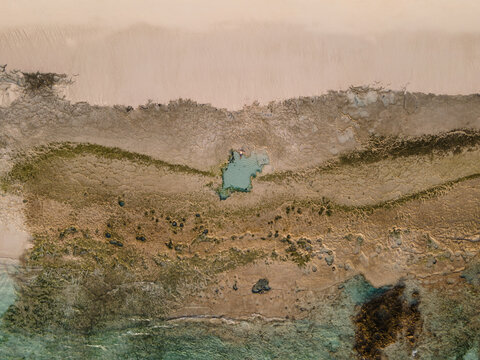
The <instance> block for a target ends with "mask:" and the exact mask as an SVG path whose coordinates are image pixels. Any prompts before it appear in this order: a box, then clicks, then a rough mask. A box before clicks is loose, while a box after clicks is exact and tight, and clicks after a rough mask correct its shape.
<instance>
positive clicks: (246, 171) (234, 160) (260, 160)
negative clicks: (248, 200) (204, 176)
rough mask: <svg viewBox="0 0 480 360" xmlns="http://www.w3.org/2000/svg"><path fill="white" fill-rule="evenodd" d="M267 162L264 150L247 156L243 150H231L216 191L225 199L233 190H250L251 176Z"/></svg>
mask: <svg viewBox="0 0 480 360" xmlns="http://www.w3.org/2000/svg"><path fill="white" fill-rule="evenodd" d="M268 163H269V159H268V155H267V154H266V152H252V153H251V154H250V155H249V156H247V155H245V154H244V152H243V151H232V153H231V155H230V160H229V162H228V164H227V166H225V167H224V168H223V169H222V180H223V182H222V187H221V188H220V190H219V192H218V193H219V195H220V199H221V200H225V199H227V198H228V197H229V196H230V195H231V194H232V193H233V192H235V191H240V192H248V191H250V190H251V189H252V177H255V176H257V173H259V172H261V171H262V169H263V167H264V166H265V165H267V164H268Z"/></svg>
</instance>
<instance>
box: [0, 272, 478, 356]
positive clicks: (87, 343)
mask: <svg viewBox="0 0 480 360" xmlns="http://www.w3.org/2000/svg"><path fill="white" fill-rule="evenodd" d="M14 271H15V266H14V265H3V266H2V267H1V272H0V286H1V288H0V290H1V292H0V304H1V307H0V309H1V310H2V311H4V310H5V309H6V307H7V306H8V305H9V304H11V303H12V302H13V301H14V300H15V292H14V287H13V283H12V279H11V277H9V276H8V274H9V273H12V272H14ZM387 289H388V288H386V287H385V288H375V287H373V286H371V284H369V283H368V282H367V281H365V279H364V278H363V276H356V277H353V278H352V279H350V280H348V281H346V282H345V283H343V284H341V285H340V286H339V287H338V291H336V295H335V296H334V297H333V298H331V299H330V300H328V299H327V298H322V299H319V300H318V301H317V303H316V304H315V310H313V311H311V312H310V314H309V316H308V317H307V318H306V319H303V320H293V321H292V320H290V321H275V322H265V321H260V320H253V321H237V322H232V321H229V322H222V321H220V320H218V321H216V322H196V321H186V322H172V321H170V322H166V321H154V320H147V319H144V320H133V319H132V320H131V322H130V326H125V325H124V322H122V325H121V326H120V325H119V326H118V327H115V326H113V325H110V326H109V327H108V328H104V329H101V330H97V331H96V332H95V333H92V334H89V335H82V334H75V333H68V332H59V331H58V330H57V331H55V332H54V331H51V332H48V331H44V332H42V333H34V334H26V333H25V332H18V331H17V332H14V331H11V330H9V329H6V328H5V327H1V328H0V359H2V360H3V359H7V360H8V359H32V360H33V359H35V360H47V359H48V360H50V359H52V360H56V359H59V360H60V359H62V360H63V359H72V360H76V359H86V360H89V359H152V360H153V359H167V360H183V359H185V360H187V359H188V360H190V359H193V360H196V359H198V360H216V359H218V360H220V359H232V360H237V359H238V360H244V359H250V360H263V359H265V360H266V359H298V360H302V359H321V360H323V359H325V360H330V359H331V360H333V359H355V358H356V354H355V353H354V351H353V344H354V342H355V328H354V324H353V323H352V317H354V315H355V313H356V311H357V310H358V308H359V305H361V304H362V303H364V302H366V301H369V300H370V299H372V298H373V297H375V296H378V295H380V294H381V293H383V292H384V291H386V290H387ZM437 309H438V308H437ZM444 316H445V315H442V316H440V317H439V319H442V320H443V321H442V322H445V317H444ZM447 320H450V319H449V318H448V317H447ZM449 324H450V325H448V329H446V330H445V331H446V332H447V334H449V333H450V331H451V329H452V326H451V324H452V322H451V321H449ZM433 325H434V324H433ZM426 326H428V327H431V326H432V323H431V322H430V321H429V323H427V324H426ZM442 327H443V326H442ZM463 327H464V326H461V328H463ZM434 329H435V330H436V331H437V332H439V331H440V329H438V328H436V327H435V326H434ZM465 335H467V334H465ZM469 335H470V336H465V338H466V339H468V342H467V343H466V344H465V345H463V346H464V347H465V346H467V347H466V348H465V349H458V347H459V346H460V345H461V344H458V340H456V341H452V342H449V341H447V339H445V338H442V337H440V338H439V340H440V342H439V343H437V344H435V345H434V344H433V343H432V346H433V345H434V346H435V347H437V349H435V352H433V351H430V349H429V348H430V346H429V345H428V344H426V345H422V346H423V347H425V346H426V348H423V349H421V351H420V353H419V354H420V355H419V356H418V358H420V359H432V360H433V359H439V357H438V354H439V353H442V354H444V356H443V357H440V358H445V359H450V358H451V359H463V360H473V359H478V341H479V339H478V338H477V340H475V335H473V334H469ZM472 335H473V336H472ZM477 337H478V336H477ZM452 340H453V339H452ZM437 341H438V340H437ZM399 351H400V350H399ZM399 351H397V352H396V354H395V357H393V358H392V359H407V358H411V355H410V353H408V352H403V350H402V352H399ZM409 351H410V350H409ZM455 353H456V354H457V355H456V356H453V357H452V356H451V354H455ZM447 354H448V355H447Z"/></svg>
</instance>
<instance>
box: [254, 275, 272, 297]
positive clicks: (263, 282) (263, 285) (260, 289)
mask: <svg viewBox="0 0 480 360" xmlns="http://www.w3.org/2000/svg"><path fill="white" fill-rule="evenodd" d="M270 289H271V288H270V286H269V285H268V280H267V279H260V280H258V281H257V283H256V284H255V285H253V287H252V293H254V294H263V293H264V292H265V291H269V290H270Z"/></svg>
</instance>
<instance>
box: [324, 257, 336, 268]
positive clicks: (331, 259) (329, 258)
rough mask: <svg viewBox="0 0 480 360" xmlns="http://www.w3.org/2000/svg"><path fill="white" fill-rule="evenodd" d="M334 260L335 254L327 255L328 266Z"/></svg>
mask: <svg viewBox="0 0 480 360" xmlns="http://www.w3.org/2000/svg"><path fill="white" fill-rule="evenodd" d="M333 260H334V257H333V255H328V256H325V262H326V263H327V265H328V266H331V265H332V264H333Z"/></svg>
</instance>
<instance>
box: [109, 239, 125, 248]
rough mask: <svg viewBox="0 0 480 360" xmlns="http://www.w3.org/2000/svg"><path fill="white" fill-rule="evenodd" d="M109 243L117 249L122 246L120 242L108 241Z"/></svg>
mask: <svg viewBox="0 0 480 360" xmlns="http://www.w3.org/2000/svg"><path fill="white" fill-rule="evenodd" d="M109 243H110V244H112V245H115V246H118V247H122V246H123V244H122V243H121V242H120V241H117V240H110V241H109Z"/></svg>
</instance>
